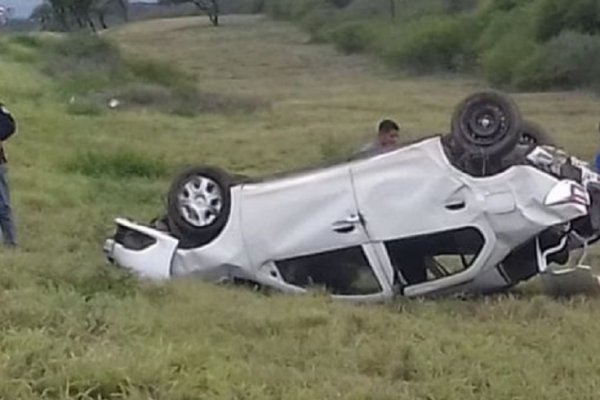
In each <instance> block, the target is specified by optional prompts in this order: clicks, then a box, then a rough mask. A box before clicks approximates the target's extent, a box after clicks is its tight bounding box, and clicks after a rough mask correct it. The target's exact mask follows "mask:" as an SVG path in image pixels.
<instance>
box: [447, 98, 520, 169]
mask: <svg viewBox="0 0 600 400" xmlns="http://www.w3.org/2000/svg"><path fill="white" fill-rule="evenodd" d="M521 123H522V122H521V113H520V111H519V109H518V107H517V105H516V104H515V103H514V102H513V101H512V100H511V99H510V98H509V97H508V96H507V95H505V94H503V93H501V92H497V91H492V90H488V91H482V92H476V93H474V94H472V95H470V96H468V97H467V98H465V99H464V100H463V101H462V102H460V103H459V104H458V106H457V107H456V109H455V110H454V113H453V115H452V124H451V129H452V130H451V134H452V136H453V139H454V140H453V141H454V142H455V144H456V145H457V146H458V147H459V149H460V151H461V153H463V155H465V156H473V157H478V158H481V159H483V160H484V161H486V162H491V163H498V164H500V160H501V159H502V158H503V157H504V156H506V155H507V154H509V153H510V152H511V151H512V150H514V148H515V147H516V145H517V143H518V142H519V138H520V137H521V129H522V128H521Z"/></svg>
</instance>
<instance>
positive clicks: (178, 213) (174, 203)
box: [167, 166, 231, 247]
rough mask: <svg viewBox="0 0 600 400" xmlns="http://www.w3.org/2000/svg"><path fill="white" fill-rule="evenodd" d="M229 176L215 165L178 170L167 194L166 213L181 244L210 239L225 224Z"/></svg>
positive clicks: (229, 203)
mask: <svg viewBox="0 0 600 400" xmlns="http://www.w3.org/2000/svg"><path fill="white" fill-rule="evenodd" d="M230 186H231V178H230V176H229V175H228V174H227V173H226V172H224V171H222V170H220V169H218V168H215V167H208V166H196V167H191V168H188V169H186V170H184V171H182V172H180V173H179V174H178V175H177V176H176V177H175V178H174V179H173V182H172V184H171V187H170V189H169V193H168V195H167V215H168V218H169V220H170V222H171V225H172V227H173V228H174V229H173V230H174V233H175V234H176V236H178V237H179V239H180V241H181V243H180V245H182V247H193V246H201V245H203V244H206V243H208V242H210V241H212V240H213V239H214V238H215V237H216V236H217V235H218V234H219V233H220V232H221V231H222V230H223V228H224V227H225V225H226V224H227V220H228V219H229V213H230V209H231V192H230Z"/></svg>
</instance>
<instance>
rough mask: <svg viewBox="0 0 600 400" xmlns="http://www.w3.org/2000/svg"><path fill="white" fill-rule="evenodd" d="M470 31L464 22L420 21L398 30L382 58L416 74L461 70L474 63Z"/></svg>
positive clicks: (470, 24) (468, 22)
mask: <svg viewBox="0 0 600 400" xmlns="http://www.w3.org/2000/svg"><path fill="white" fill-rule="evenodd" d="M474 28H476V25H475V24H474V23H473V22H472V20H471V19H468V18H452V17H424V18H420V19H418V20H416V21H414V22H411V23H409V24H407V26H406V27H405V28H404V29H401V30H400V31H399V32H398V33H399V35H398V36H399V37H398V38H397V40H388V42H390V44H389V45H388V46H386V47H384V55H385V57H386V58H387V59H388V61H390V62H391V63H393V64H397V65H400V66H403V67H407V68H409V69H410V70H412V71H415V72H420V73H427V72H436V71H460V70H464V69H466V68H468V67H469V66H470V65H471V64H472V62H473V61H472V60H473V59H474V55H473V53H472V46H473V44H472V43H471V37H472V36H473V35H472V34H471V31H472V30H473V29H474Z"/></svg>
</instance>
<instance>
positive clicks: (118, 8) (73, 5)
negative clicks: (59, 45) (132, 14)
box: [30, 0, 128, 32]
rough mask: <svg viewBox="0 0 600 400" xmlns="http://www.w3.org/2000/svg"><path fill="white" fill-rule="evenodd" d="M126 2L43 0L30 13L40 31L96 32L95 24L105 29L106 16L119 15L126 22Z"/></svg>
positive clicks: (107, 0) (118, 0)
mask: <svg viewBox="0 0 600 400" xmlns="http://www.w3.org/2000/svg"><path fill="white" fill-rule="evenodd" d="M127 11H128V1H127V0H44V2H43V3H42V4H41V5H39V6H38V7H36V8H35V9H34V10H33V12H32V13H31V16H30V19H33V20H37V21H38V22H39V24H40V26H41V28H42V29H48V30H62V31H72V30H74V29H88V28H89V29H91V30H92V31H94V32H96V30H97V23H99V24H100V26H101V27H102V28H104V29H105V28H107V27H108V25H107V23H106V16H107V15H108V14H114V15H120V16H122V17H123V19H125V20H127V19H128V15H127Z"/></svg>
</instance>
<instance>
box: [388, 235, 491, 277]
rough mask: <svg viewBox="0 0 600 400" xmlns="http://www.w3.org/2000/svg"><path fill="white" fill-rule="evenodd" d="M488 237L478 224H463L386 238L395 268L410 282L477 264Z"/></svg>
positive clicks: (450, 273)
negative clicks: (460, 227)
mask: <svg viewBox="0 0 600 400" xmlns="http://www.w3.org/2000/svg"><path fill="white" fill-rule="evenodd" d="M483 245H484V238H483V235H482V234H481V232H479V231H478V230H477V229H475V228H462V229H455V230H450V231H445V232H436V233H433V234H429V235H421V236H413V237H409V238H403V239H398V240H392V241H388V242H385V247H386V250H387V252H388V255H389V257H390V262H391V263H392V266H393V267H394V269H395V270H396V271H397V272H398V273H400V274H401V275H402V277H403V278H404V280H405V281H406V283H407V284H408V285H414V284H418V283H423V282H427V281H431V280H435V279H439V278H443V277H446V276H450V275H454V274H456V273H459V272H462V271H464V270H466V269H467V268H469V267H470V266H471V265H473V262H474V261H475V259H476V258H477V256H478V255H479V253H480V252H481V249H482V248H483Z"/></svg>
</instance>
